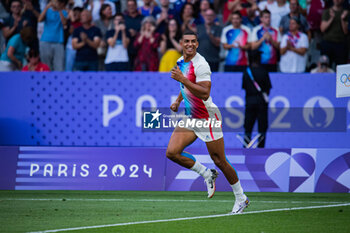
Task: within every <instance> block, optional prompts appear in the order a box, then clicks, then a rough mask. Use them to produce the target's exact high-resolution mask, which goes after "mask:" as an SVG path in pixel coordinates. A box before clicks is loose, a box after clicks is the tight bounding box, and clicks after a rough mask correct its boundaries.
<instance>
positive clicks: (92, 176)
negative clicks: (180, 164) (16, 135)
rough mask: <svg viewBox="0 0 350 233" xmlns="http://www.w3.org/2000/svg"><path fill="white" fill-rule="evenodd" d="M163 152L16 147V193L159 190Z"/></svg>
mask: <svg viewBox="0 0 350 233" xmlns="http://www.w3.org/2000/svg"><path fill="white" fill-rule="evenodd" d="M164 166H165V150H164V149H153V148H97V147H95V148H91V147H85V148H82V147H74V148H73V147H70V148H68V147H20V148H19V154H18V162H17V171H16V186H15V189H17V190H49V189H52V190H162V189H163V184H162V182H163V178H164Z"/></svg>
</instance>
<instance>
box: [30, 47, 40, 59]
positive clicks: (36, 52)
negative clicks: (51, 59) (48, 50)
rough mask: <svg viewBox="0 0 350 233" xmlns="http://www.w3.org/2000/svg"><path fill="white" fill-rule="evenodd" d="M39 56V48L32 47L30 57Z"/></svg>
mask: <svg viewBox="0 0 350 233" xmlns="http://www.w3.org/2000/svg"><path fill="white" fill-rule="evenodd" d="M39 56H40V54H39V50H38V49H34V48H31V49H30V50H29V52H28V57H39Z"/></svg>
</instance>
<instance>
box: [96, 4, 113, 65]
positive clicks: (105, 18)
mask: <svg viewBox="0 0 350 233" xmlns="http://www.w3.org/2000/svg"><path fill="white" fill-rule="evenodd" d="M94 25H95V26H96V27H98V28H99V29H100V31H101V38H102V39H101V43H100V46H99V47H98V48H97V54H98V60H99V61H98V70H104V60H105V58H106V54H107V47H108V46H107V43H106V41H105V38H106V33H107V31H108V30H111V29H113V19H112V8H111V6H110V5H108V4H102V6H101V9H100V19H98V20H96V21H95V22H94Z"/></svg>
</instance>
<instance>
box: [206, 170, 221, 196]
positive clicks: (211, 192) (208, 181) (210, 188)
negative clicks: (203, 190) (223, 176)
mask: <svg viewBox="0 0 350 233" xmlns="http://www.w3.org/2000/svg"><path fill="white" fill-rule="evenodd" d="M210 171H211V175H210V177H209V178H207V179H205V180H204V182H205V183H206V185H207V189H208V198H212V197H213V196H214V193H215V189H216V187H215V180H216V178H217V177H218V175H219V173H218V171H217V170H215V169H210Z"/></svg>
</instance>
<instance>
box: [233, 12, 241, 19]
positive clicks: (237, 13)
mask: <svg viewBox="0 0 350 233" xmlns="http://www.w3.org/2000/svg"><path fill="white" fill-rule="evenodd" d="M231 14H232V15H238V16H239V17H240V18H242V14H241V12H239V11H234V12H232V13H231Z"/></svg>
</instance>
